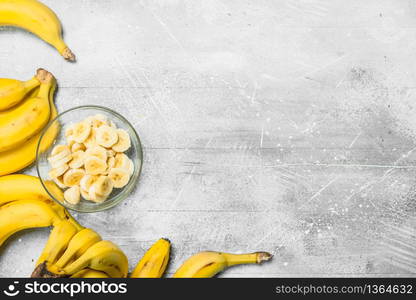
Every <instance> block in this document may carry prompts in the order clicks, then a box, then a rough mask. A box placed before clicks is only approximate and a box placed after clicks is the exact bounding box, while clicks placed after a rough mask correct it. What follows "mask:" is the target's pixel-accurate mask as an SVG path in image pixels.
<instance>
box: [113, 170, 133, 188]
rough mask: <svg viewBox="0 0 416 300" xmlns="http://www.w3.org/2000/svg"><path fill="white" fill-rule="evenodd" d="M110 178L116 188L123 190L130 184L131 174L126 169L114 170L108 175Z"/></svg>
mask: <svg viewBox="0 0 416 300" xmlns="http://www.w3.org/2000/svg"><path fill="white" fill-rule="evenodd" d="M108 177H110V179H111V180H112V181H113V184H114V187H115V188H122V187H124V186H125V185H126V184H127V183H128V182H129V180H130V173H129V171H128V170H126V169H121V168H113V169H111V170H110V172H109V173H108Z"/></svg>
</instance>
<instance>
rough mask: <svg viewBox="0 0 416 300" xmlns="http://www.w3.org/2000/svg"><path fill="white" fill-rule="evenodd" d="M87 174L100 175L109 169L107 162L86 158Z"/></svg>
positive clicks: (95, 158)
mask: <svg viewBox="0 0 416 300" xmlns="http://www.w3.org/2000/svg"><path fill="white" fill-rule="evenodd" d="M87 151H88V150H87ZM84 166H85V172H86V173H87V174H90V175H99V174H102V173H104V172H105V170H106V169H107V162H106V161H105V160H102V159H99V158H98V157H96V156H86V157H85V161H84Z"/></svg>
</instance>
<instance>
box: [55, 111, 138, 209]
mask: <svg viewBox="0 0 416 300" xmlns="http://www.w3.org/2000/svg"><path fill="white" fill-rule="evenodd" d="M65 136H66V142H67V144H65V145H57V146H55V147H54V148H53V149H52V151H51V154H50V156H49V157H48V161H49V163H50V165H51V170H50V171H49V177H50V178H51V179H52V180H53V181H54V182H55V183H56V184H57V185H58V186H59V187H60V188H62V189H66V190H65V192H64V199H65V201H66V202H68V203H70V204H73V205H76V204H77V203H79V201H80V200H81V196H82V198H83V199H85V200H90V201H94V202H103V201H105V200H106V199H107V197H108V196H109V195H110V194H111V192H112V191H113V188H123V187H124V186H125V185H126V184H127V183H128V182H129V180H130V177H131V175H132V174H133V171H134V164H133V162H132V161H131V160H130V159H129V158H128V156H127V155H126V154H124V153H123V152H125V151H127V150H128V149H129V148H130V146H131V141H130V136H129V134H128V133H127V131H125V130H124V129H120V128H117V126H116V125H115V124H114V122H112V121H110V120H108V119H107V117H106V116H104V115H101V114H97V115H94V116H89V117H87V118H86V119H85V120H83V121H81V122H79V123H75V124H71V125H70V126H69V127H68V128H67V129H66V130H65Z"/></svg>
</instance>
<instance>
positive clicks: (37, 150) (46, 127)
mask: <svg viewBox="0 0 416 300" xmlns="http://www.w3.org/2000/svg"><path fill="white" fill-rule="evenodd" d="M82 109H97V110H101V111H105V112H107V113H109V114H110V115H111V114H112V115H116V116H117V117H118V118H120V119H121V120H122V121H123V122H124V123H126V124H127V125H128V127H130V129H131V130H132V131H133V134H134V136H135V138H136V139H137V142H138V146H139V147H138V149H136V151H137V152H138V153H137V156H138V158H139V159H140V167H139V170H138V172H137V175H136V178H135V182H137V181H138V180H139V178H140V175H141V173H142V168H143V146H142V143H141V140H140V137H139V135H138V133H137V131H136V129H135V128H134V127H133V125H132V124H131V123H130V122H129V121H128V120H127V119H126V118H125V117H123V116H122V115H121V114H120V113H118V112H116V111H115V110H113V109H111V108H108V107H104V106H100V105H80V106H75V107H72V108H70V109H68V110H65V111H63V112H61V113H59V114H58V115H57V116H56V117H55V118H54V119H53V120H51V121H49V122H48V124H47V125H46V126H45V127H44V128H43V129H42V132H41V135H40V137H39V141H38V144H37V146H36V172H37V174H38V177H39V180H40V183H41V185H42V187H43V189H44V190H45V191H46V193H47V194H48V195H49V196H50V197H51V198H52V200H53V201H55V202H56V203H57V204H59V205H61V206H63V207H64V208H65V209H70V210H74V211H76V212H80V213H94V212H99V211H104V210H107V209H110V208H112V207H114V206H116V205H117V204H119V203H121V202H122V201H123V200H125V198H127V195H126V196H125V197H124V198H121V199H120V200H119V201H114V202H112V203H111V204H109V205H107V206H102V207H101V206H100V205H97V208H96V209H92V210H83V209H77V208H73V207H68V206H66V205H65V204H64V203H62V202H61V201H59V200H58V199H55V197H54V196H53V195H52V194H51V192H49V190H48V188H47V187H46V185H45V183H44V180H43V178H42V176H41V175H40V173H41V172H40V170H39V159H38V158H39V150H40V144H41V141H42V139H43V137H44V135H45V134H46V132H47V131H48V130H49V128H50V127H51V125H52V124H53V123H54V122H55V121H56V120H58V119H59V118H60V117H62V116H63V115H65V114H67V113H70V112H72V111H74V110H82ZM133 187H134V185H133V186H131V187H130V190H131V189H132V188H133ZM103 203H105V201H104V202H103Z"/></svg>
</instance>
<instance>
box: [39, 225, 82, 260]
mask: <svg viewBox="0 0 416 300" xmlns="http://www.w3.org/2000/svg"><path fill="white" fill-rule="evenodd" d="M77 232H78V229H77V228H76V227H75V226H74V224H72V223H71V222H69V221H68V220H62V221H60V222H59V223H58V224H56V225H55V227H54V228H53V229H52V231H51V234H50V235H49V238H48V241H47V242H46V245H45V247H44V248H43V250H42V253H41V255H40V257H39V259H38V261H37V262H36V266H37V265H40V264H41V263H43V262H45V261H48V262H50V263H55V262H56V260H57V259H58V258H59V257H60V256H61V255H62V254H63V253H64V251H65V249H66V248H67V246H68V244H69V242H70V241H71V239H72V237H73V236H74V235H75V234H76V233H77Z"/></svg>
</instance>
